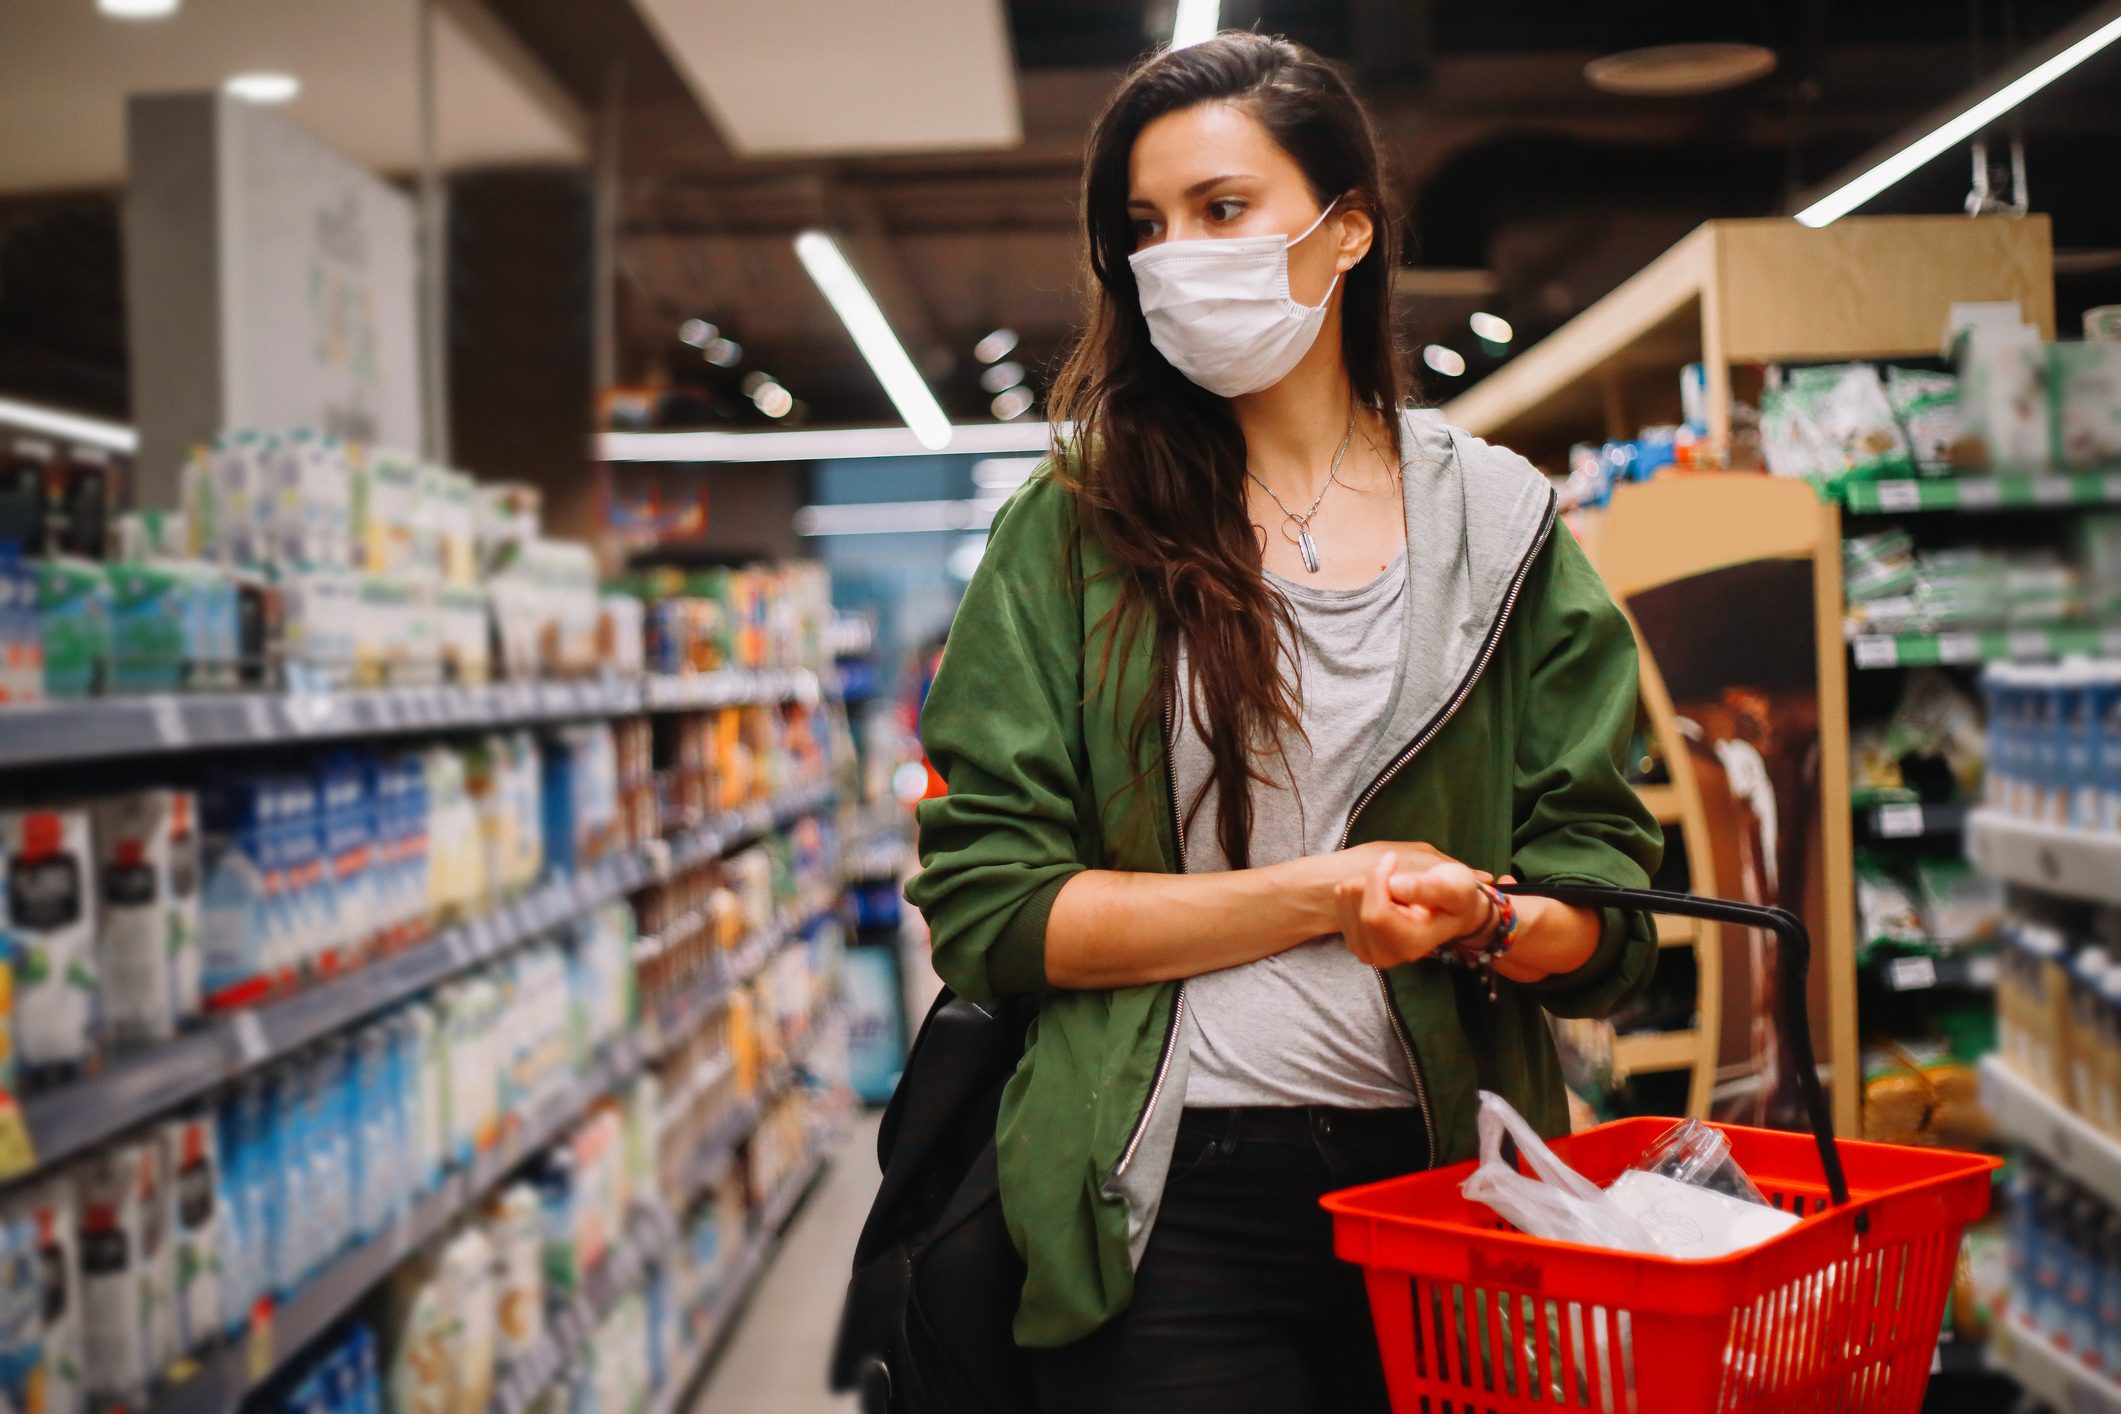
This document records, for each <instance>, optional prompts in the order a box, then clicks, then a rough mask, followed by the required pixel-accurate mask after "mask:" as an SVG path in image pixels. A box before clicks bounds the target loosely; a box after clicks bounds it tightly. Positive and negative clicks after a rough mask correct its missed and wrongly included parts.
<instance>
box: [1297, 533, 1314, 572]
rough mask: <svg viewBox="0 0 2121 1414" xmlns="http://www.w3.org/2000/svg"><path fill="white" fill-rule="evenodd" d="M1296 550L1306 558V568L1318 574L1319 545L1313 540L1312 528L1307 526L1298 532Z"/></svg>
mask: <svg viewBox="0 0 2121 1414" xmlns="http://www.w3.org/2000/svg"><path fill="white" fill-rule="evenodd" d="M1296 548H1297V550H1298V551H1299V552H1300V553H1301V554H1302V555H1303V557H1304V568H1305V569H1307V570H1309V571H1310V572H1311V573H1313V574H1317V573H1318V545H1317V544H1316V543H1315V542H1314V541H1313V540H1312V539H1311V527H1310V526H1308V525H1306V526H1303V527H1302V528H1300V529H1299V530H1298V531H1297V532H1296Z"/></svg>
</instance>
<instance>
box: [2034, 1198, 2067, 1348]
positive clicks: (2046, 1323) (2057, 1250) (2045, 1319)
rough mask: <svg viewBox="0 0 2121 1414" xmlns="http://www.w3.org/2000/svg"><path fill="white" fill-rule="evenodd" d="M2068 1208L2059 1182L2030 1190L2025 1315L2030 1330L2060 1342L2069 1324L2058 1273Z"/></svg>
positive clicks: (2062, 1261)
mask: <svg viewBox="0 0 2121 1414" xmlns="http://www.w3.org/2000/svg"><path fill="white" fill-rule="evenodd" d="M2068 1206H2069V1199H2068V1196H2067V1194H2066V1193H2065V1192H2064V1191H2063V1189H2062V1186H2061V1183H2060V1181H2059V1180H2056V1181H2051V1182H2048V1183H2043V1184H2040V1185H2039V1186H2038V1187H2037V1188H2036V1189H2035V1191H2034V1197H2033V1229H2034V1230H2033V1234H2032V1245H2031V1246H2030V1247H2029V1248H2028V1249H2027V1252H2026V1265H2027V1271H2028V1276H2029V1279H2030V1281H2031V1283H2032V1301H2031V1303H2030V1304H2029V1305H2028V1306H2027V1308H2026V1314H2027V1315H2028V1316H2030V1317H2031V1318H2032V1325H2033V1329H2034V1330H2037V1331H2039V1332H2040V1333H2041V1334H2042V1335H2044V1336H2046V1337H2047V1338H2048V1339H2049V1340H2060V1339H2061V1338H2062V1334H2063V1332H2064V1331H2065V1330H2066V1329H2067V1328H2068V1322H2069V1318H2068V1315H2067V1313H2065V1312H2064V1310H2063V1308H2062V1287H2063V1277H2062V1272H2063V1268H2064V1267H2065V1266H2066V1265H2067V1259H2066V1258H2065V1256H2064V1255H2063V1249H2064V1248H2065V1247H2066V1246H2067V1245H2068V1242H2069V1238H2068V1234H2067V1232H2066V1231H2065V1228H2064V1222H2065V1220H2066V1210H2067V1208H2068Z"/></svg>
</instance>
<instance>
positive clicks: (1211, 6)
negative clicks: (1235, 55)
mask: <svg viewBox="0 0 2121 1414" xmlns="http://www.w3.org/2000/svg"><path fill="white" fill-rule="evenodd" d="M1222 8H1223V7H1222V0H1178V14H1177V16H1176V17H1175V18H1173V20H1172V21H1171V47H1172V48H1173V49H1184V48H1185V47H1186V46H1187V45H1189V44H1198V43H1200V42H1201V41H1202V40H1204V39H1213V38H1214V37H1215V31H1216V30H1217V29H1219V28H1221V26H1222Z"/></svg>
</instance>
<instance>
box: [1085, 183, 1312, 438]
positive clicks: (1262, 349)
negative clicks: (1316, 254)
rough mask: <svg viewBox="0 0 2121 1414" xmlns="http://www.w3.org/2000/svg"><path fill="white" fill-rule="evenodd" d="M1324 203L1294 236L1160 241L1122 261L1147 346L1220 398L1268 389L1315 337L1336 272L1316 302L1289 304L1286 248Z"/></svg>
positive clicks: (1289, 246) (1302, 238)
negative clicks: (1130, 276)
mask: <svg viewBox="0 0 2121 1414" xmlns="http://www.w3.org/2000/svg"><path fill="white" fill-rule="evenodd" d="M1338 202H1339V199H1338V198H1335V199H1334V200H1333V201H1329V202H1327V203H1326V209H1325V211H1321V212H1319V213H1318V220H1317V221H1313V222H1312V223H1311V224H1310V226H1309V227H1308V228H1307V229H1306V230H1305V231H1304V233H1303V235H1301V236H1297V237H1295V238H1294V239H1291V238H1289V237H1287V236H1239V237H1236V238H1234V239H1229V240H1213V239H1210V240H1197V241H1165V242H1164V243H1163V244H1162V245H1153V246H1150V247H1149V248H1148V249H1147V250H1138V251H1136V252H1135V253H1134V254H1133V255H1130V256H1128V257H1127V263H1128V264H1129V265H1130V266H1132V267H1133V268H1134V284H1135V288H1136V289H1137V290H1139V291H1140V293H1141V308H1142V317H1143V318H1144V319H1146V320H1148V321H1149V342H1150V343H1152V344H1154V345H1156V351H1157V352H1158V353H1160V354H1162V355H1163V356H1164V357H1165V358H1167V359H1169V360H1170V362H1171V366H1172V367H1173V368H1175V369H1177V370H1178V371H1179V372H1180V373H1183V374H1185V375H1186V376H1187V377H1188V378H1190V379H1192V380H1193V381H1194V382H1195V383H1198V384H1200V386H1201V387H1203V388H1206V389H1207V390H1208V391H1209V392H1211V393H1214V394H1216V395H1217V396H1219V397H1225V398H1234V397H1237V396H1239V395H1240V394H1244V393H1256V392H1258V391H1259V390H1260V389H1262V388H1271V387H1273V386H1274V385H1275V384H1276V383H1279V382H1280V381H1281V380H1282V379H1283V378H1284V377H1286V376H1287V375H1288V372H1289V370H1290V369H1292V368H1294V367H1296V365H1297V363H1298V361H1300V360H1301V359H1302V358H1303V356H1304V354H1305V353H1306V352H1308V351H1309V350H1310V347H1311V344H1312V341H1313V340H1315V339H1317V337H1318V326H1319V325H1321V324H1323V323H1324V322H1325V318H1326V305H1327V303H1328V302H1329V301H1331V299H1332V298H1333V288H1334V286H1335V285H1338V284H1339V283H1340V275H1339V274H1338V273H1337V272H1336V273H1335V274H1334V276H1333V284H1331V285H1328V286H1326V295H1325V298H1324V299H1322V300H1320V301H1319V302H1318V303H1317V304H1315V305H1305V304H1298V303H1297V302H1296V301H1295V300H1293V299H1291V298H1289V251H1290V249H1291V248H1292V247H1294V246H1295V245H1296V243H1297V242H1298V241H1301V240H1304V239H1305V238H1306V237H1308V236H1309V235H1310V234H1311V232H1312V231H1315V230H1317V229H1318V227H1319V223H1320V222H1322V221H1324V220H1325V219H1326V215H1327V213H1328V212H1330V211H1332V209H1333V208H1334V206H1335V205H1337V204H1338Z"/></svg>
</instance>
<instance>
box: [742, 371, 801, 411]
mask: <svg viewBox="0 0 2121 1414" xmlns="http://www.w3.org/2000/svg"><path fill="white" fill-rule="evenodd" d="M751 402H752V405H753V406H754V407H756V408H757V409H758V410H759V411H760V412H762V413H764V414H766V416H768V417H786V416H787V415H788V413H789V411H790V410H791V409H792V408H794V407H795V394H793V393H791V392H789V391H788V390H787V389H786V388H783V387H782V386H781V385H780V384H778V383H776V382H774V381H773V380H772V379H771V378H768V379H767V380H766V381H765V382H763V383H761V384H759V386H758V388H757V389H756V390H754V391H753V393H752V394H751Z"/></svg>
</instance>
